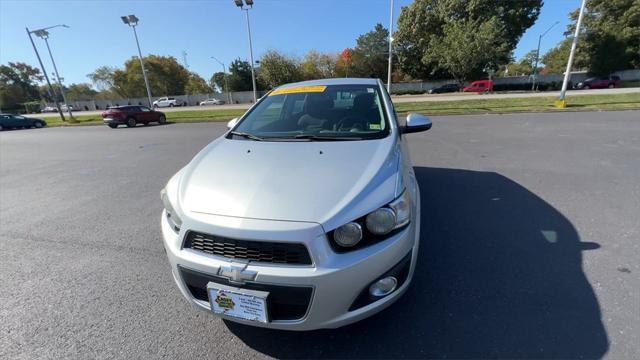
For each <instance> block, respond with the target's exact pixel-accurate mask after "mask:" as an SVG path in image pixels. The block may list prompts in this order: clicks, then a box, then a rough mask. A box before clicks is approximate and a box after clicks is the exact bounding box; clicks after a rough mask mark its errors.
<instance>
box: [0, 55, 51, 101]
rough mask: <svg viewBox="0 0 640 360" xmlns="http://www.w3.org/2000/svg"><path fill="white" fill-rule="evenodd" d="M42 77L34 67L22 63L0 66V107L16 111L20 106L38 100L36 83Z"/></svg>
mask: <svg viewBox="0 0 640 360" xmlns="http://www.w3.org/2000/svg"><path fill="white" fill-rule="evenodd" d="M42 80H43V76H42V74H41V73H40V70H38V69H37V68H35V67H32V66H31V65H28V64H25V63H22V62H15V63H14V62H9V63H8V64H7V65H0V105H1V106H2V108H5V109H16V108H18V107H19V106H20V104H22V103H25V102H28V101H34V100H39V99H40V94H39V90H38V82H39V81H42Z"/></svg>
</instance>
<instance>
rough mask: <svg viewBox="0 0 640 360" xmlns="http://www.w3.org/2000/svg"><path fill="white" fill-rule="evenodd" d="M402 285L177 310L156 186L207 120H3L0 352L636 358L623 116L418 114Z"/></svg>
mask: <svg viewBox="0 0 640 360" xmlns="http://www.w3.org/2000/svg"><path fill="white" fill-rule="evenodd" d="M433 120H434V127H433V129H432V130H431V131H429V132H426V133H419V134H412V135H409V142H410V148H411V155H412V160H413V163H414V165H415V166H416V168H415V171H416V174H417V176H418V179H419V181H420V186H421V191H422V206H423V207H422V226H423V230H422V238H421V247H420V254H419V263H418V266H417V270H416V274H415V277H414V283H413V285H412V287H411V288H410V289H409V291H408V292H407V294H406V295H405V296H404V297H403V298H402V299H400V300H399V301H398V302H397V303H396V304H395V305H393V306H392V307H390V308H389V309H387V310H385V311H383V312H382V313H380V314H379V315H376V316H374V317H372V318H370V319H367V320H365V321H362V322H359V323H356V324H354V325H351V326H348V327H345V328H341V329H338V330H322V331H316V332H309V333H291V332H281V331H270V330H264V329H255V328H250V327H245V326H239V325H235V324H233V323H225V322H223V321H221V320H219V319H217V318H215V317H213V316H210V315H208V314H206V313H205V312H201V311H198V310H196V309H194V308H191V307H189V306H188V305H187V303H186V302H185V301H184V300H183V299H182V297H181V295H180V294H179V292H178V289H177V288H176V286H175V285H174V283H173V280H172V277H171V274H170V268H169V265H168V263H167V261H166V258H165V254H164V252H163V248H162V242H161V238H160V228H159V216H160V215H159V214H160V211H161V209H162V205H161V202H160V200H159V195H158V194H159V190H160V189H161V188H162V187H163V186H164V184H165V183H166V181H167V180H168V179H169V177H170V176H171V175H172V174H173V173H174V172H176V171H177V170H178V169H179V168H180V167H182V166H183V165H185V164H186V163H187V162H188V161H189V160H190V159H191V158H192V156H193V155H194V154H196V153H197V152H198V151H199V150H200V149H201V148H202V147H203V146H204V145H205V144H207V143H208V142H209V141H211V140H212V139H213V138H215V137H217V136H219V135H220V134H221V133H223V132H224V131H225V126H224V124H223V123H199V124H170V125H165V126H150V127H142V126H140V127H137V128H135V129H127V128H119V129H117V130H111V129H109V128H107V127H106V126H104V127H103V126H99V127H96V126H91V127H73V128H45V129H31V130H15V131H6V132H2V133H1V134H0V259H1V261H0V279H2V282H0V319H1V320H0V358H6V359H16V358H38V359H42V358H56V359H57V358H158V357H166V358H176V359H177V358H189V359H192V358H220V357H224V358H229V359H236V358H247V357H263V356H270V357H277V358H305V357H313V358H495V357H500V358H599V357H608V358H611V359H632V358H635V359H637V358H640V276H639V274H640V265H639V262H638V259H640V245H639V244H640V215H639V214H640V112H638V111H619V112H593V113H563V114H561V113H545V114H516V115H478V116H447V117H434V118H433Z"/></svg>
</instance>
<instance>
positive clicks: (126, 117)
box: [102, 105, 167, 129]
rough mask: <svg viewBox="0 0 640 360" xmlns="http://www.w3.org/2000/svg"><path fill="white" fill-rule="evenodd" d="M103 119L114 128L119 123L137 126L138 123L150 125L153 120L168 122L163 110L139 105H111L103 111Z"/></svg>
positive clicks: (162, 122)
mask: <svg viewBox="0 0 640 360" xmlns="http://www.w3.org/2000/svg"><path fill="white" fill-rule="evenodd" d="M102 119H103V120H104V123H105V124H107V125H109V127H110V128H112V129H115V128H117V127H118V125H127V127H135V126H136V125H137V124H145V125H149V123H152V122H157V123H158V124H164V123H166V122H167V117H166V116H165V115H164V113H163V112H160V111H155V110H151V109H149V108H148V107H146V106H138V105H127V106H114V107H111V108H109V109H108V110H107V111H105V112H103V113H102Z"/></svg>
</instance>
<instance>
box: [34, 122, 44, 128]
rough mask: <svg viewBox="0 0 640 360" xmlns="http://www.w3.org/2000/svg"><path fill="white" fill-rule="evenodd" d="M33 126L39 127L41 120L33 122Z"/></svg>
mask: <svg viewBox="0 0 640 360" xmlns="http://www.w3.org/2000/svg"><path fill="white" fill-rule="evenodd" d="M33 126H35V127H36V129H40V128H41V127H42V122H40V121H36V122H35V123H33Z"/></svg>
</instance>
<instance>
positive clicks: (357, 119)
mask: <svg viewBox="0 0 640 360" xmlns="http://www.w3.org/2000/svg"><path fill="white" fill-rule="evenodd" d="M366 123H367V119H366V118H365V117H364V116H361V115H349V116H346V117H343V118H342V119H340V121H338V123H337V124H336V130H337V131H340V130H345V129H348V130H353V129H356V130H364V129H363V126H364V124H366Z"/></svg>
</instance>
